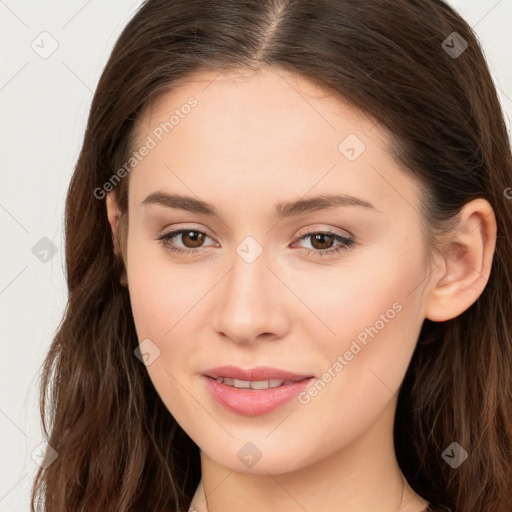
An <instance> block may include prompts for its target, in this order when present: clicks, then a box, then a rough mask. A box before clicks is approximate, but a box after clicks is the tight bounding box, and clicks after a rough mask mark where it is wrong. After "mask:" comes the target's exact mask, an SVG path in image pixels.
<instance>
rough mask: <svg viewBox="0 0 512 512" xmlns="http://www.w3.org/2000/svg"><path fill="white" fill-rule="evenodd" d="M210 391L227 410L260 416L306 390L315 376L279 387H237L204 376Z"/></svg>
mask: <svg viewBox="0 0 512 512" xmlns="http://www.w3.org/2000/svg"><path fill="white" fill-rule="evenodd" d="M202 378H203V379H204V381H205V384H206V387H207V389H208V391H209V392H210V393H211V394H212V396H213V398H215V400H217V402H218V403H219V404H220V405H222V406H223V407H225V408H226V409H227V410H229V411H232V412H236V413H238V414H243V415H245V416H258V415H260V414H265V413H268V412H271V411H273V410H275V409H277V408H278V407H281V406H282V405H284V404H285V403H287V402H289V401H290V400H292V399H293V397H295V396H296V395H297V394H298V393H300V392H301V391H303V390H305V389H306V388H307V386H308V385H309V383H310V382H311V381H312V380H313V379H314V377H310V378H306V379H304V380H300V381H297V382H292V383H290V384H283V385H282V386H279V387H277V388H268V389H258V390H256V389H254V390H251V389H237V388H234V387H232V386H227V385H226V384H222V383H221V382H217V381H216V380H215V379H214V378H212V377H207V376H204V375H203V376H202Z"/></svg>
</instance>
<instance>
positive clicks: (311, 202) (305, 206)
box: [141, 191, 380, 219]
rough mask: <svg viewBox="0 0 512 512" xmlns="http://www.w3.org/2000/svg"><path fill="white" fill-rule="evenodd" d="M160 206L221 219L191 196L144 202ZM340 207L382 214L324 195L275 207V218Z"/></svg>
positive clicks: (354, 200) (157, 196) (160, 196)
mask: <svg viewBox="0 0 512 512" xmlns="http://www.w3.org/2000/svg"><path fill="white" fill-rule="evenodd" d="M152 204H156V205H160V206H165V207H167V208H174V209H180V210H185V211H188V212H194V213H201V214H203V215H210V216H215V217H219V218H220V215H219V211H218V210H217V208H215V206H213V205H212V204H209V203H206V202H204V201H201V200H199V199H195V198H193V197H190V196H183V195H179V194H167V193H165V192H160V191H158V192H153V193H152V194H150V195H149V196H148V197H146V199H144V201H142V203H141V205H142V206H147V205H152ZM340 206H360V207H362V208H367V209H369V210H373V211H376V212H380V210H378V209H377V208H376V207H375V206H374V205H373V204H372V203H370V202H369V201H366V200H364V199H360V198H358V197H354V196H351V195H347V194H334V195H333V194H322V195H318V196H315V197H310V198H307V199H298V200H296V201H289V202H282V203H277V204H275V205H274V216H275V217H277V218H278V219H283V218H286V217H293V216H296V215H300V214H302V213H305V212H313V211H317V210H323V209H328V208H336V207H340Z"/></svg>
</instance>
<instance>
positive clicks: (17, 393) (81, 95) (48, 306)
mask: <svg viewBox="0 0 512 512" xmlns="http://www.w3.org/2000/svg"><path fill="white" fill-rule="evenodd" d="M140 4H141V1H140V0H136V1H129V0H124V1H121V0H108V2H107V1H105V0H104V1H100V0H67V1H64V0H59V1H57V0H51V1H50V0H47V1H45V2H40V1H39V2H37V1H35V0H30V1H28V0H0V48H1V53H0V59H1V63H0V112H1V124H0V130H1V131H0V148H1V153H0V156H1V163H0V176H1V182H0V183H1V187H0V228H1V234H2V249H1V252H0V255H1V262H0V263H1V264H0V315H1V316H0V325H1V327H2V339H1V345H0V347H1V352H0V512H21V511H28V510H29V509H30V508H29V493H30V487H31V484H32V478H33V475H34V474H35V470H36V468H37V465H36V462H35V461H34V460H32V458H31V453H32V451H33V450H34V449H35V448H36V447H37V446H38V445H39V444H40V443H41V441H42V439H41V427H40V421H39V405H38V398H39V397H38V384H39V380H38V379H39V372H40V366H41V363H42V361H43V359H44V356H45V354H46V352H47V350H48V348H49V345H50V342H51V339H52V336H53V334H54V333H55V330H56V329H57V326H58V324H59V322H60V320H61V317H62V313H63V311H64V307H65V304H66V298H67V291H66V286H65V281H64V271H63V269H64V253H63V214H64V200H65V195H66V190H67V186H68V184H69V179H70V177H71V173H72V170H73V167H74V164H75V162H76V159H77V157H78V153H79V150H80V146H81V143H82V138H83V134H84V130H85V123H86V120H87V115H88V110H89V107H90V103H91V99H92V95H93V91H94V89H95V87H96V84H97V82H98V79H99V76H100V73H101V71H102V69H103V66H104V65H105V63H106V60H107V58H108V56H109V54H110V51H111V49H112V47H113V44H114V42H115V40H116V39H117V37H118V35H119V34H120V32H121V30H122V29H123V27H124V26H125V24H126V23H127V22H128V20H129V19H130V18H131V16H132V15H133V14H134V12H135V11H136V9H137V7H138V6H139V5H140ZM451 4H452V5H454V6H455V7H456V8H457V9H458V10H459V11H460V12H461V14H462V15H463V16H464V17H465V18H466V20H467V21H468V22H469V23H470V24H471V25H472V26H473V27H474V28H475V30H476V32H477V35H478V36H479V38H480V40H481V42H482V45H483V47H484V51H485V54H486V56H487V59H488V62H489V65H490V67H491V71H492V73H493V76H494V78H495V81H496V84H497V86H498V89H499V93H500V97H501V100H502V103H503V106H504V108H505V110H506V116H507V123H508V126H509V127H510V126H511V122H510V119H511V117H512V99H511V98H512V66H511V65H510V61H511V56H512V30H510V27H511V26H512V0H500V1H497V0H453V1H452V2H451ZM43 31H47V32H48V33H50V34H51V36H52V37H53V38H54V39H55V40H56V41H57V42H58V45H59V46H58V48H57V50H56V51H55V52H54V53H53V54H52V55H51V56H50V57H49V58H47V59H43V58H41V57H40V56H39V55H38V54H37V53H36V52H35V51H34V50H33V49H32V47H31V45H32V44H33V43H32V42H33V41H34V40H36V42H37V41H38V39H37V38H38V36H39V35H40V34H41V32H43ZM447 35H448V34H447ZM46 48H48V46H46ZM510 185H511V186H512V183H511V184H510ZM43 237H47V238H48V239H50V240H51V241H53V243H54V244H55V246H56V248H57V253H56V254H55V256H54V257H53V258H51V259H50V260H49V261H47V262H46V263H43V262H41V261H40V260H39V259H38V258H36V256H35V255H34V254H33V253H32V247H33V246H34V245H35V244H36V243H37V242H38V241H39V240H40V239H41V238H43Z"/></svg>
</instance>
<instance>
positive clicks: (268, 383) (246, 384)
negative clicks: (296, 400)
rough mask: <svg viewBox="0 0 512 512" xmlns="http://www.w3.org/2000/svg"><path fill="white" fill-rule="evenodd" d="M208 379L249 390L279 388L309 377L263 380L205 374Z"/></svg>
mask: <svg viewBox="0 0 512 512" xmlns="http://www.w3.org/2000/svg"><path fill="white" fill-rule="evenodd" d="M206 377H208V378H210V379H213V380H215V381H217V382H219V383H220V384H225V385H226V386H230V387H232V388H236V389H250V390H256V391H258V390H261V389H272V388H279V387H282V386H288V385H290V384H295V383H297V382H302V381H303V380H309V379H310V378H311V377H305V378H303V379H297V380H281V379H265V380H240V379H231V378H229V377H217V378H216V379H214V378H213V377H210V376H208V375H207V376H206Z"/></svg>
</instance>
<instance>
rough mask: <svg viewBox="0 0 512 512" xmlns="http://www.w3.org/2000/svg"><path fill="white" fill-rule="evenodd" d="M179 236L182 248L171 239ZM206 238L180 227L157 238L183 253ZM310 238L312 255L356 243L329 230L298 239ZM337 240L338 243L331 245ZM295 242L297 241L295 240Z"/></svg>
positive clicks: (330, 252) (308, 251)
mask: <svg viewBox="0 0 512 512" xmlns="http://www.w3.org/2000/svg"><path fill="white" fill-rule="evenodd" d="M179 236H181V243H182V244H183V245H184V248H181V247H180V246H178V245H177V244H176V242H174V241H173V238H177V237H179ZM206 238H210V237H209V236H208V235H207V234H206V233H204V232H203V231H199V230H197V229H187V228H182V229H178V230H175V231H170V232H169V233H164V234H162V235H160V236H158V238H157V240H158V241H160V243H161V244H162V245H163V246H164V247H165V248H166V249H167V250H169V251H171V252H174V253H178V254H185V253H195V252H199V251H201V249H203V247H202V244H203V243H204V241H205V239H206ZM308 238H309V239H310V240H311V245H312V247H313V249H306V254H308V255H312V256H320V257H323V256H324V255H333V254H337V253H339V252H341V251H344V250H347V249H349V248H351V247H352V246H354V245H355V244H356V242H355V240H354V239H353V238H350V237H346V236H343V235H340V234H338V233H332V232H330V231H312V232H310V233H306V234H304V235H302V236H301V237H300V238H299V239H298V241H301V240H307V239H308ZM335 242H337V243H338V244H339V245H338V246H334V247H332V245H333V244H334V243H335ZM295 243H297V242H295Z"/></svg>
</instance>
